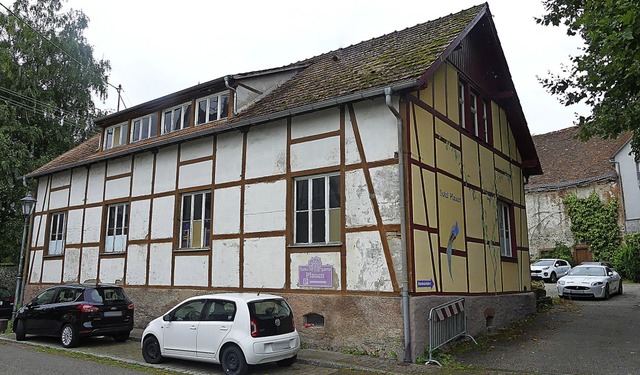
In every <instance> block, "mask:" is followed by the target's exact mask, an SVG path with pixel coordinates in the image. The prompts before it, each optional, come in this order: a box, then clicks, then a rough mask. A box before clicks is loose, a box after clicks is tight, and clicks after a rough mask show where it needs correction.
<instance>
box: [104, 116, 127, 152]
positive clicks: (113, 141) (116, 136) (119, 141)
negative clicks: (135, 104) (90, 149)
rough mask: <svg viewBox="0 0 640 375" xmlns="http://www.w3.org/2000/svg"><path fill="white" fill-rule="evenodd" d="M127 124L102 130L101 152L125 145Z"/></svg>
mask: <svg viewBox="0 0 640 375" xmlns="http://www.w3.org/2000/svg"><path fill="white" fill-rule="evenodd" d="M127 130H128V126H127V123H126V122H124V123H122V124H118V125H114V126H109V127H108V128H106V129H105V130H104V144H103V145H102V149H103V150H108V149H111V148H114V147H119V146H124V145H125V144H127Z"/></svg>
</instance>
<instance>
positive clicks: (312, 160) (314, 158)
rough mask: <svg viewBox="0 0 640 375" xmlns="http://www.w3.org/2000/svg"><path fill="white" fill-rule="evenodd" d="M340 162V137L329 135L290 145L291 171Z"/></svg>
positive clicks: (327, 165)
mask: <svg viewBox="0 0 640 375" xmlns="http://www.w3.org/2000/svg"><path fill="white" fill-rule="evenodd" d="M339 164H340V137H329V138H322V139H317V140H315V141H309V142H302V143H296V144H293V145H291V170H292V171H293V172H297V171H304V170H309V169H314V168H323V167H331V166H335V165H339Z"/></svg>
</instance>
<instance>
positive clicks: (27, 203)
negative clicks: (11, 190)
mask: <svg viewBox="0 0 640 375" xmlns="http://www.w3.org/2000/svg"><path fill="white" fill-rule="evenodd" d="M20 204H21V205H22V216H24V228H23V229H22V246H21V247H20V266H19V268H18V277H17V278H16V292H15V294H14V303H13V312H12V314H11V321H13V320H14V319H15V317H16V308H17V307H18V305H20V306H22V298H23V295H24V293H23V291H22V269H23V268H24V253H25V244H26V242H27V231H28V228H29V217H30V216H31V213H32V212H33V208H34V207H35V206H36V199H35V198H34V197H33V196H32V195H31V193H29V192H27V195H25V197H24V198H22V199H20Z"/></svg>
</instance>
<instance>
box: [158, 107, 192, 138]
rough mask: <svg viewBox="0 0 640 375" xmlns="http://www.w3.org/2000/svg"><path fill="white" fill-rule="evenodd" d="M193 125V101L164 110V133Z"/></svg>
mask: <svg viewBox="0 0 640 375" xmlns="http://www.w3.org/2000/svg"><path fill="white" fill-rule="evenodd" d="M190 125H191V102H189V103H184V104H182V105H179V106H176V107H173V108H169V109H165V110H164V111H163V112H162V134H166V133H171V132H174V131H176V130H180V129H185V128H188V127H189V126H190Z"/></svg>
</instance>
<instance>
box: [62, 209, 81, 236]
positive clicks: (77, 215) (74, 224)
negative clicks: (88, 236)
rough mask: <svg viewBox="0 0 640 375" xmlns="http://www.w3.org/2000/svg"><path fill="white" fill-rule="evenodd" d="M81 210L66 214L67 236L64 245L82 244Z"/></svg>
mask: <svg viewBox="0 0 640 375" xmlns="http://www.w3.org/2000/svg"><path fill="white" fill-rule="evenodd" d="M83 213H84V210H83V209H79V210H70V211H68V212H67V234H66V237H65V243H67V244H79V243H81V242H82V215H83Z"/></svg>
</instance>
